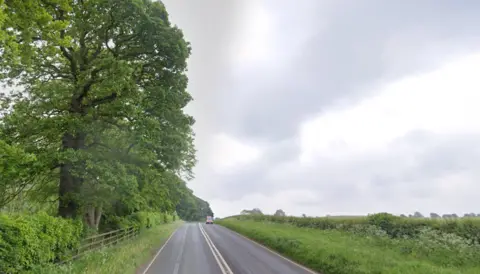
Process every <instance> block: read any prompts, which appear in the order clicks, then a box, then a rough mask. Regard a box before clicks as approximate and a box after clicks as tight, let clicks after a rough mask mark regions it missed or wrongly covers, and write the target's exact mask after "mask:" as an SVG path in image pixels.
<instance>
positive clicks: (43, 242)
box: [0, 213, 83, 273]
mask: <svg viewBox="0 0 480 274" xmlns="http://www.w3.org/2000/svg"><path fill="white" fill-rule="evenodd" d="M82 232H83V225H82V223H81V222H79V221H72V220H65V219H61V218H55V217H52V216H49V215H48V214H46V213H38V214H34V215H4V214H0V258H1V259H0V273H20V272H23V271H26V270H30V269H32V268H33V267H34V266H38V265H45V264H48V263H54V262H58V261H61V260H62V259H64V258H66V257H67V256H68V255H69V252H70V251H71V250H74V249H75V248H77V247H78V246H79V244H80V240H81V238H82Z"/></svg>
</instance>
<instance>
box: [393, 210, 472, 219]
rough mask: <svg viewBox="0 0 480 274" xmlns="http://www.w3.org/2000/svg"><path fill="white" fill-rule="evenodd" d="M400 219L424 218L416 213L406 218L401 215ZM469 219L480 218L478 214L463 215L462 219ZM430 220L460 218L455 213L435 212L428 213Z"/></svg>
mask: <svg viewBox="0 0 480 274" xmlns="http://www.w3.org/2000/svg"><path fill="white" fill-rule="evenodd" d="M400 217H404V218H425V217H424V216H423V214H422V213H420V212H418V211H416V212H415V213H414V214H413V215H411V214H409V215H408V216H407V215H405V214H401V215H400ZM471 217H480V213H477V214H475V213H465V214H464V215H463V218H471ZM430 218H431V219H455V218H460V217H459V216H458V215H457V214H456V213H451V214H442V215H441V216H440V214H437V213H435V212H432V213H430Z"/></svg>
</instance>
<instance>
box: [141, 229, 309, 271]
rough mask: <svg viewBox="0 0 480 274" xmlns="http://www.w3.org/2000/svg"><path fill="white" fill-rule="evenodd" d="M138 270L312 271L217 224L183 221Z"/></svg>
mask: <svg viewBox="0 0 480 274" xmlns="http://www.w3.org/2000/svg"><path fill="white" fill-rule="evenodd" d="M141 273H142V274H312V273H314V272H312V271H309V270H307V269H304V268H302V267H301V266H298V265H296V264H294V263H292V262H290V261H288V260H287V259H285V258H283V257H281V256H279V255H276V254H274V253H272V252H270V251H269V250H267V249H265V248H263V247H261V246H260V245H258V244H256V243H254V242H252V241H250V240H248V239H246V238H244V237H242V236H240V235H238V234H236V233H235V232H232V231H230V230H228V229H226V228H224V227H221V226H219V225H205V224H200V223H187V224H185V225H183V226H182V227H180V228H179V229H178V230H177V231H176V232H175V233H174V234H172V236H171V238H170V239H169V240H168V241H167V242H166V244H165V245H164V246H163V247H162V249H160V251H159V252H158V253H157V254H156V256H155V258H154V259H153V260H152V261H151V262H150V264H149V265H148V266H147V267H146V269H145V270H144V271H143V272H141Z"/></svg>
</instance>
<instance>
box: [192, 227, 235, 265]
mask: <svg viewBox="0 0 480 274" xmlns="http://www.w3.org/2000/svg"><path fill="white" fill-rule="evenodd" d="M198 228H199V229H200V232H202V234H203V237H205V241H206V242H207V245H208V247H210V250H211V251H212V254H213V257H214V258H215V260H216V261H217V264H218V266H219V267H220V270H221V271H222V274H233V271H232V270H231V269H230V267H229V266H228V264H227V262H226V261H225V259H224V258H223V256H222V254H220V251H218V249H217V247H216V246H215V244H214V243H213V241H212V239H210V236H208V234H207V232H206V231H205V229H203V227H202V225H201V224H198Z"/></svg>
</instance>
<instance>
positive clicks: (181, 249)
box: [173, 226, 188, 274]
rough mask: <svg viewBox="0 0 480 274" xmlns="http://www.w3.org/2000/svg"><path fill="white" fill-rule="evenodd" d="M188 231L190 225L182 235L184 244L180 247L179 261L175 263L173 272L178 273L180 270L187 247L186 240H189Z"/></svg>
mask: <svg viewBox="0 0 480 274" xmlns="http://www.w3.org/2000/svg"><path fill="white" fill-rule="evenodd" d="M187 233H188V226H187V228H186V229H185V233H184V234H183V237H182V246H181V247H180V252H178V256H177V261H176V263H175V269H174V270H173V274H178V270H179V269H180V263H181V261H182V255H183V250H184V249H185V242H186V241H187Z"/></svg>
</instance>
